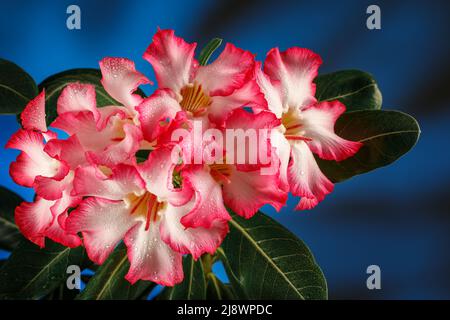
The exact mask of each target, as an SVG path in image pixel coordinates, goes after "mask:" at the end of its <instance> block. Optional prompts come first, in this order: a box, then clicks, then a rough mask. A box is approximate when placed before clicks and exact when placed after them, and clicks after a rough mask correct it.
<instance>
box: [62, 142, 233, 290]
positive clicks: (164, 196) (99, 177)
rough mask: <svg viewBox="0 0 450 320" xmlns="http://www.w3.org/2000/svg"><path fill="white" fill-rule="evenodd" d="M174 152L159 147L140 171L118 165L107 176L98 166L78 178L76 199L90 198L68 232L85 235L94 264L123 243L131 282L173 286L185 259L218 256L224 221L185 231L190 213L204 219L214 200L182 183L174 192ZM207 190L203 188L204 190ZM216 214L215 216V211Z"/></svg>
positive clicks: (70, 222) (82, 170) (73, 215)
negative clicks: (152, 282) (204, 254)
mask: <svg viewBox="0 0 450 320" xmlns="http://www.w3.org/2000/svg"><path fill="white" fill-rule="evenodd" d="M169 158H170V150H169V149H166V148H159V149H157V150H155V151H153V152H152V153H151V154H150V156H149V159H148V160H147V161H146V162H144V163H142V164H140V165H139V166H138V167H137V168H136V167H134V166H130V165H117V166H116V167H114V168H113V169H112V172H110V173H109V174H105V173H103V172H102V171H101V169H100V168H98V167H96V166H90V167H84V168H79V169H78V170H77V172H76V174H75V181H74V189H75V191H76V194H77V195H80V196H85V197H86V196H88V198H86V199H85V200H83V202H82V203H81V204H80V206H79V207H78V208H77V209H76V210H75V211H73V212H72V213H71V214H70V217H69V218H68V220H67V223H66V226H67V229H68V230H69V232H72V233H77V232H81V233H82V234H83V242H84V245H85V247H86V250H87V253H88V255H89V257H90V259H91V260H93V261H94V262H96V263H98V264H101V263H103V262H104V261H105V259H106V258H107V257H108V255H109V254H110V253H111V252H112V251H113V250H114V248H115V247H116V245H117V244H118V243H119V242H120V241H121V240H123V241H124V242H125V244H126V246H127V247H128V258H129V260H130V270H129V272H128V274H127V275H126V279H128V280H129V281H130V282H131V283H134V282H136V281H137V280H139V279H143V280H151V281H154V282H156V283H159V284H162V285H168V286H173V285H174V284H176V283H179V282H180V281H182V279H183V269H182V263H181V261H182V255H183V254H192V256H193V257H194V258H195V259H197V258H199V257H200V256H201V255H202V254H203V253H205V252H208V253H211V254H212V253H214V252H215V250H216V249H217V247H218V246H219V245H220V243H221V242H222V240H223V238H224V237H225V235H226V234H227V232H228V225H227V221H226V220H219V219H216V220H214V221H213V222H212V224H211V226H210V227H209V228H202V227H199V228H185V227H184V226H183V225H182V224H181V222H180V220H181V218H182V217H183V216H185V215H187V214H188V213H191V214H193V215H194V216H195V215H200V216H201V215H205V214H208V212H209V211H207V212H205V210H208V209H210V208H212V207H213V206H222V207H223V204H221V203H218V202H215V199H214V198H210V197H208V194H207V193H202V192H198V190H195V187H193V184H192V181H189V180H187V179H183V183H182V186H180V187H179V188H175V187H174V185H173V174H174V170H175V165H172V164H171V162H170V161H167V159H169ZM202 191H203V190H202ZM211 214H212V213H211Z"/></svg>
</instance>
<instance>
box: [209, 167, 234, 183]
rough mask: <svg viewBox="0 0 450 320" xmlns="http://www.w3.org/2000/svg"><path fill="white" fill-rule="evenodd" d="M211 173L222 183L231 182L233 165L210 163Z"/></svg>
mask: <svg viewBox="0 0 450 320" xmlns="http://www.w3.org/2000/svg"><path fill="white" fill-rule="evenodd" d="M209 173H210V174H211V176H212V177H213V179H214V180H216V181H217V182H218V183H220V184H228V183H230V176H231V173H232V167H231V165H229V164H226V163H214V164H210V165H209Z"/></svg>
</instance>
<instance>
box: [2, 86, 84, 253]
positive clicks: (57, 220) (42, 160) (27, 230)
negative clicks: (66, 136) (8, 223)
mask: <svg viewBox="0 0 450 320" xmlns="http://www.w3.org/2000/svg"><path fill="white" fill-rule="evenodd" d="M21 120H22V126H23V129H20V130H19V131H18V132H16V133H15V134H14V135H13V136H12V137H11V139H10V140H9V141H8V143H7V144H6V148H13V149H18V150H20V151H21V153H20V154H19V156H18V157H17V160H16V161H15V162H13V163H12V164H11V166H10V174H11V177H12V178H13V180H14V181H15V182H16V183H17V184H19V185H22V186H25V187H32V188H34V189H35V191H36V193H37V196H36V199H35V200H34V201H33V202H23V203H22V204H21V205H20V206H19V207H17V208H16V210H15V220H16V224H17V226H18V227H19V230H20V231H21V232H22V234H23V235H24V236H25V237H26V238H28V239H29V240H30V241H32V242H34V243H35V244H37V245H39V246H40V247H44V246H45V238H46V237H48V238H50V239H52V240H54V241H57V242H60V243H62V244H64V245H66V246H69V247H76V246H78V245H80V244H81V240H80V239H79V237H78V236H77V235H74V234H68V233H67V232H66V231H65V230H64V228H63V226H64V224H65V220H66V218H67V209H68V208H69V207H71V206H75V205H76V204H77V203H78V202H79V201H81V198H80V197H78V196H72V195H71V192H72V185H71V182H72V179H73V170H72V169H73V168H74V166H76V165H77V163H78V162H80V161H82V159H79V158H78V155H80V153H79V145H78V144H77V140H76V139H75V138H73V139H70V140H68V141H67V142H64V143H62V142H61V141H59V140H57V139H56V134H55V133H54V132H52V131H49V130H48V128H47V125H46V123H45V93H44V91H42V92H41V93H40V94H39V95H38V96H37V97H36V98H34V99H33V100H31V101H30V102H29V103H28V105H27V106H26V107H25V109H24V111H23V112H22V114H21ZM45 140H48V141H47V143H44V141H45ZM81 155H82V153H81Z"/></svg>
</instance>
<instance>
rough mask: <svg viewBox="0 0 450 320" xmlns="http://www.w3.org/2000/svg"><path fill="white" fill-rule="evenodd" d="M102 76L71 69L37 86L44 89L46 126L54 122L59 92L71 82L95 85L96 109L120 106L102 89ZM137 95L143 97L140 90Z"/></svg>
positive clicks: (95, 70) (91, 70)
mask: <svg viewBox="0 0 450 320" xmlns="http://www.w3.org/2000/svg"><path fill="white" fill-rule="evenodd" d="M101 79H102V75H101V72H100V70H98V69H71V70H67V71H64V72H61V73H58V74H55V75H53V76H51V77H49V78H47V79H45V80H44V81H43V82H42V83H40V84H39V90H42V89H43V88H45V100H46V114H47V124H50V123H51V122H52V121H53V120H55V118H56V116H57V114H56V104H57V101H58V98H59V96H60V94H61V91H62V90H63V89H64V88H65V87H66V86H67V85H68V84H69V83H72V82H80V83H89V84H93V85H95V92H96V100H97V107H99V108H101V107H105V106H110V105H120V103H118V102H117V101H116V100H114V99H113V98H112V97H111V96H110V95H109V94H108V93H107V92H106V91H105V89H104V88H103V86H102V85H101V82H100V80H101ZM136 93H137V94H140V95H141V96H145V94H144V93H143V91H142V90H140V89H138V90H137V91H136Z"/></svg>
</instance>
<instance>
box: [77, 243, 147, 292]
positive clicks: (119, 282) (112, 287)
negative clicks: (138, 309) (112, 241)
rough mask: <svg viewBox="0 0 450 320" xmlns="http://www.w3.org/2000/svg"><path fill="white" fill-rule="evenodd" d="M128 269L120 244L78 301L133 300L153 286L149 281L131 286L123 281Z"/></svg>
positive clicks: (124, 249) (123, 247)
mask: <svg viewBox="0 0 450 320" xmlns="http://www.w3.org/2000/svg"><path fill="white" fill-rule="evenodd" d="M129 268H130V263H129V262H128V257H127V250H126V247H125V246H124V245H123V244H121V245H119V246H118V247H117V248H116V250H114V252H113V253H112V254H111V255H110V256H109V257H108V259H106V261H105V262H104V263H103V264H102V265H101V266H100V267H99V268H98V270H97V272H96V273H95V275H94V276H93V277H92V278H91V279H90V280H89V282H88V284H87V285H86V288H85V289H84V290H83V291H82V292H81V293H80V294H79V295H78V297H77V299H78V300H135V299H137V298H138V297H139V296H140V295H141V294H142V292H144V291H145V290H147V289H148V288H149V287H151V286H154V284H153V283H152V282H150V281H138V282H136V283H135V284H134V285H131V284H130V283H129V282H128V280H126V279H125V275H126V274H127V272H128V269H129Z"/></svg>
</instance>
